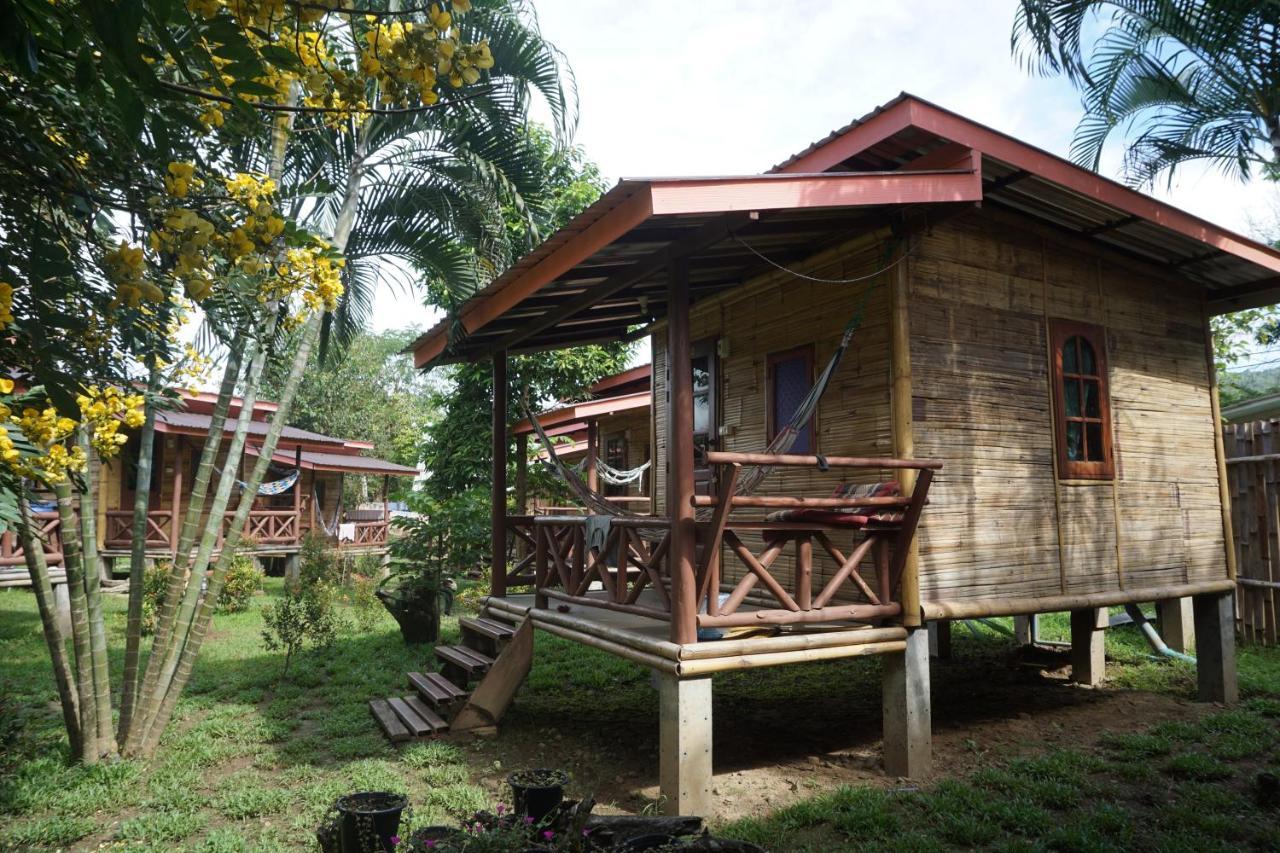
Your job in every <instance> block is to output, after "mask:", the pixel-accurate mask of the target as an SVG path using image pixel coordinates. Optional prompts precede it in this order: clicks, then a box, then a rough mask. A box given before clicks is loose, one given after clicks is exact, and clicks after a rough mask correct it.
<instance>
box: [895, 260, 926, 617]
mask: <svg viewBox="0 0 1280 853" xmlns="http://www.w3.org/2000/svg"><path fill="white" fill-rule="evenodd" d="M902 251H906V250H905V248H904V249H903V250H902ZM909 269H910V261H909V260H907V259H903V260H902V262H901V263H899V264H898V265H897V266H896V267H895V268H894V269H893V272H892V273H891V275H892V280H891V281H890V285H889V341H890V346H889V374H890V382H891V386H890V387H891V390H890V422H891V425H892V432H893V455H894V456H896V457H898V458H899V459H908V458H910V457H912V456H914V455H915V435H914V431H913V427H912V423H911V316H910V313H909V312H908V301H909V297H910V285H911V278H910V271H909ZM898 481H899V482H900V483H901V484H902V491H903V493H904V494H912V493H913V492H914V490H915V486H916V471H915V470H913V469H911V468H904V469H902V470H901V471H900V472H899V473H898ZM907 548H908V550H907V555H906V560H905V562H904V564H903V571H902V585H901V592H900V595H901V598H902V624H904V625H906V626H908V627H919V626H920V624H921V620H920V556H919V548H918V546H917V544H916V537H915V536H912V537H911V539H910V541H909V544H908V546H907Z"/></svg>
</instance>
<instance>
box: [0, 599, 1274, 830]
mask: <svg viewBox="0 0 1280 853" xmlns="http://www.w3.org/2000/svg"><path fill="white" fill-rule="evenodd" d="M278 594H279V581H278V580H268V582H267V594H266V595H264V596H258V597H257V598H256V599H255V602H254V605H253V607H252V608H251V609H250V610H249V611H248V612H246V613H242V614H236V615H229V616H220V617H218V618H217V619H216V621H215V624H214V633H213V635H212V636H211V637H210V640H209V641H208V642H207V643H206V645H205V650H204V653H203V655H202V657H201V660H200V662H199V664H198V666H197V668H196V671H195V674H194V677H193V678H192V681H191V684H190V687H189V688H188V690H187V692H186V694H185V696H184V697H183V699H182V701H181V703H180V705H179V709H178V713H177V714H176V716H175V720H174V723H173V725H172V726H171V727H170V729H169V731H168V732H167V733H166V736H165V739H164V741H163V743H162V745H161V749H160V750H159V752H158V754H157V755H156V757H155V758H154V759H153V760H152V761H149V762H138V761H120V762H116V763H113V764H109V765H100V766H97V767H93V768H81V767H74V766H68V764H67V763H66V747H65V743H64V738H63V735H62V732H61V729H60V713H59V711H58V708H57V704H56V696H55V693H54V689H53V680H52V676H51V673H50V670H49V665H48V662H47V656H46V655H47V653H46V650H45V647H44V641H43V638H42V637H41V635H40V626H39V619H38V617H37V615H36V612H35V608H34V603H33V600H32V597H31V596H30V594H29V593H27V592H26V591H23V590H4V591H0V848H3V849H28V848H56V847H74V848H78V849H93V848H97V847H99V846H102V845H110V846H113V847H117V848H119V849H130V850H151V849H157V850H158V849H164V850H173V849H191V850H207V851H222V850H228V851H231V850H275V849H281V850H285V849H309V848H311V847H312V846H313V840H312V834H311V833H312V829H313V827H314V826H315V825H316V823H317V822H318V821H319V819H320V818H321V816H322V815H323V814H324V813H325V811H326V809H327V808H328V806H329V804H330V803H332V802H333V800H334V799H335V798H336V797H337V796H338V795H340V794H342V793H345V792H348V791H352V790H357V789H378V790H387V789H390V790H397V791H403V792H405V793H407V794H408V795H409V798H410V802H411V803H412V804H413V809H414V815H413V819H414V822H415V823H438V822H451V821H452V819H453V818H454V817H455V816H457V815H460V814H465V813H468V812H469V811H471V810H474V809H477V808H480V807H484V806H487V805H491V804H492V803H493V802H495V801H496V800H498V799H501V798H502V797H503V792H502V787H501V780H502V777H504V776H505V775H506V773H507V772H509V770H511V769H514V767H515V766H518V765H528V764H532V765H546V764H557V765H558V766H564V767H566V768H567V769H569V770H570V771H571V773H572V774H573V778H574V788H575V791H574V792H573V793H576V794H582V793H586V792H588V791H591V792H595V794H596V797H597V799H600V800H601V801H602V802H604V803H605V804H606V806H612V807H616V808H618V809H621V810H626V811H637V810H639V809H641V808H642V807H643V806H644V805H645V803H646V800H645V797H646V796H651V791H650V786H652V784H653V783H654V782H655V781H656V775H657V767H656V741H657V714H656V707H655V706H656V699H655V695H654V692H653V690H652V687H651V685H650V682H649V678H648V675H647V673H646V671H645V670H643V669H641V668H640V667H638V666H635V665H632V664H630V663H628V662H626V661H623V660H620V659H618V658H614V657H611V656H608V655H605V654H603V653H600V652H596V651H594V650H591V649H586V648H583V647H580V646H576V645H574V644H571V643H569V642H567V641H563V640H559V639H558V638H554V637H549V636H546V635H541V634H540V635H539V636H538V641H537V653H536V655H535V662H534V669H533V672H532V674H531V676H530V679H529V682H528V684H526V686H525V688H524V689H523V691H522V692H521V694H520V697H519V698H518V700H517V702H516V704H515V706H514V707H513V708H512V711H511V712H510V714H509V715H508V719H507V721H506V722H505V724H504V727H503V733H502V735H501V736H500V737H499V738H498V739H496V740H494V741H479V740H477V741H472V740H470V739H459V740H457V741H453V742H446V741H437V742H430V743H419V744H413V745H407V746H402V747H399V748H395V747H392V746H391V745H389V744H388V743H387V742H386V740H385V739H384V738H383V737H382V735H381V734H380V732H379V731H378V729H377V727H376V725H375V724H374V723H373V721H372V719H371V718H370V716H369V712H368V708H367V702H368V700H369V699H370V698H372V697H376V696H388V695H393V694H402V693H405V692H407V691H406V688H405V680H404V674H405V672H406V671H408V670H411V669H420V668H422V667H424V666H426V665H429V658H430V651H429V649H423V648H407V647H405V646H404V645H403V643H402V642H401V641H400V637H399V633H398V631H397V630H396V629H395V625H394V623H393V622H392V621H391V619H390V618H389V617H385V618H383V619H382V621H380V622H379V623H378V624H377V625H375V626H374V627H373V628H372V630H368V631H357V630H355V629H352V630H350V631H349V632H347V633H346V634H344V635H343V636H342V637H341V638H340V639H339V640H338V642H337V643H335V644H334V645H333V646H332V647H331V648H330V649H327V650H324V651H321V652H304V653H302V654H301V655H300V657H299V658H298V659H297V660H296V661H295V663H294V664H293V670H292V671H291V673H290V677H289V678H288V679H287V680H283V681H282V680H281V679H280V677H279V674H280V670H281V665H282V659H281V656H279V655H277V654H271V653H267V652H265V651H264V650H263V647H262V642H261V636H260V634H261V617H260V608H261V606H262V605H263V604H264V603H265V602H266V601H267V600H269V598H270V596H274V595H278ZM124 607H125V601H124V599H123V598H122V597H117V596H110V597H108V613H109V628H110V640H111V644H112V651H113V653H114V654H115V655H116V659H115V660H114V661H113V667H114V672H117V673H118V672H119V666H120V660H119V657H120V656H121V655H122V653H123V645H124V636H123V630H124ZM979 634H980V635H979V636H976V637H975V636H972V635H970V634H969V633H968V632H967V631H965V630H964V629H962V628H957V630H956V635H955V651H956V657H957V660H956V662H954V663H949V664H943V665H938V666H935V667H934V669H933V683H934V692H935V704H934V719H935V723H937V722H938V721H940V720H943V719H948V720H953V721H954V720H958V721H959V722H958V723H956V725H961V726H969V725H972V726H973V727H975V728H974V731H975V732H977V731H980V730H981V727H982V726H983V725H986V722H984V721H985V720H989V719H992V718H994V719H997V720H998V719H1002V718H1007V717H1008V716H1010V715H1013V716H1016V715H1017V709H1016V708H1010V707H1008V706H1007V703H1008V701H1009V699H1008V697H1009V696H1014V697H1026V698H1027V701H1028V702H1030V703H1031V705H1028V707H1032V706H1036V707H1038V708H1039V709H1041V710H1044V712H1045V713H1046V714H1048V715H1050V716H1046V717H1045V718H1044V719H1045V720H1046V722H1045V725H1046V726H1048V725H1052V723H1051V714H1052V712H1053V709H1054V708H1056V707H1057V705H1058V704H1059V703H1069V702H1071V701H1075V697H1079V696H1086V695H1088V694H1091V693H1092V691H1084V690H1077V689H1075V688H1069V687H1065V686H1061V685H1057V686H1051V685H1047V684H1046V683H1045V681H1044V679H1042V678H1040V677H1039V676H1038V674H1037V675H1032V676H1028V675H1027V674H1026V667H1025V666H1021V667H1019V666H1016V665H1014V664H1012V663H1011V662H1010V661H1011V659H1012V658H1013V657H1014V656H1013V655H1012V652H1011V649H1010V643H1009V641H1008V640H1007V638H1003V637H1001V636H999V635H998V634H996V633H994V632H991V631H989V630H988V629H985V628H984V629H981V630H980V632H979ZM1064 634H1065V620H1064V619H1063V618H1061V617H1050V618H1048V619H1046V620H1045V621H1044V627H1043V628H1042V635H1044V636H1045V637H1047V638H1053V637H1055V636H1056V637H1061V636H1063V635H1064ZM456 636H457V623H456V620H455V619H446V620H445V627H444V638H443V639H444V640H446V641H449V640H453V639H456ZM1107 642H1108V655H1109V658H1110V660H1109V663H1108V675H1109V682H1108V690H1112V689H1113V688H1120V689H1131V690H1143V691H1150V692H1152V693H1158V694H1163V695H1165V696H1177V697H1188V696H1190V695H1191V693H1192V692H1193V689H1194V672H1193V671H1192V670H1191V668H1189V667H1187V666H1185V665H1182V664H1177V663H1170V662H1164V661H1159V662H1157V661H1154V660H1152V659H1151V658H1150V657H1149V656H1148V655H1147V654H1146V647H1145V645H1144V644H1143V642H1142V640H1141V638H1140V637H1139V636H1138V634H1137V632H1136V631H1133V630H1132V629H1118V630H1113V631H1109V632H1108V636H1107ZM1240 667H1241V683H1242V687H1243V690H1244V693H1245V695H1246V697H1247V701H1246V702H1245V703H1244V704H1243V705H1242V706H1241V707H1240V708H1239V709H1233V710H1221V709H1219V710H1218V711H1216V712H1213V713H1207V714H1205V713H1200V712H1199V711H1198V710H1194V709H1193V710H1192V711H1189V712H1188V713H1189V714H1190V716H1189V717H1188V719H1186V720H1185V721H1178V722H1169V723H1164V724H1160V725H1153V726H1151V727H1150V729H1149V730H1146V731H1141V732H1137V733H1132V732H1129V733H1125V734H1117V735H1114V736H1111V737H1106V736H1105V733H1100V734H1103V735H1104V736H1103V737H1102V738H1101V741H1100V742H1099V743H1097V744H1093V743H1090V744H1082V745H1081V746H1080V748H1078V749H1072V750H1061V749H1058V750H1051V749H1043V748H1041V749H1035V748H1033V749H1032V753H1033V754H1031V755H1026V754H1024V755H1022V756H1021V757H1002V756H1000V754H999V753H998V752H991V753H988V754H986V757H985V758H984V759H983V760H982V761H981V762H980V766H978V767H977V769H968V770H965V771H964V772H959V773H956V774H954V775H948V773H947V772H943V773H942V774H941V777H940V778H939V779H938V780H936V781H935V782H933V783H932V784H930V785H927V786H925V787H924V788H922V789H919V790H917V789H915V788H910V789H899V788H895V787H892V784H893V782H892V780H879V781H878V783H877V781H876V780H874V779H873V780H872V783H871V784H869V785H862V786H839V787H837V786H835V785H831V786H824V787H817V788H814V787H813V786H809V787H806V789H805V790H804V791H802V792H801V793H800V794H797V795H795V796H793V797H791V801H792V804H790V805H787V806H785V807H783V808H780V809H776V810H773V811H772V812H771V813H765V812H763V811H762V812H761V813H760V814H758V815H756V816H753V817H751V818H748V819H743V820H739V821H737V822H736V823H733V824H730V825H729V826H728V827H726V829H727V830H728V831H729V832H730V833H732V834H734V835H737V836H739V837H747V838H750V839H752V840H756V841H759V842H761V843H763V844H765V845H767V846H769V847H770V848H771V849H774V850H813V851H820V850H840V849H862V848H863V847H870V848H877V847H884V848H888V847H892V848H894V849H899V848H907V849H914V848H926V849H943V848H970V847H975V846H977V847H989V848H993V849H995V848H998V849H1043V848H1055V849H1080V850H1093V849H1120V848H1125V849H1135V848H1136V849H1160V850H1165V849H1169V850H1174V849H1185V850H1205V849H1219V848H1220V849H1228V848H1230V849H1236V848H1240V847H1250V846H1252V847H1255V848H1258V849H1280V832H1278V831H1277V812H1276V811H1275V810H1274V808H1272V807H1264V806H1261V805H1258V804H1257V803H1256V802H1255V801H1254V799H1253V796H1254V793H1253V792H1254V785H1255V782H1254V780H1255V777H1256V775H1257V774H1258V773H1259V772H1260V771H1264V770H1270V771H1271V772H1280V751H1278V750H1280V652H1274V651H1254V650H1249V651H1246V652H1244V653H1242V654H1241V656H1240ZM975 684H981V685H982V687H981V688H975V686H974V685H975ZM992 685H995V686H996V687H999V688H1000V691H997V692H991V691H992V690H993V689H994V688H993V687H992ZM1001 691H1002V692H1001ZM984 696H985V697H986V698H985V700H984V699H983V697H984ZM984 701H985V702H986V705H983V702H984ZM1136 701H1137V703H1138V707H1141V701H1142V699H1141V694H1139V696H1138V699H1137V700H1136ZM879 702H880V696H879V663H878V661H875V660H866V659H859V660H850V661H844V662H836V663H826V664H814V665H806V666H793V667H783V668H776V669H768V670H757V671H749V672H743V673H733V674H728V675H725V676H724V677H717V680H716V708H715V714H716V719H717V729H716V756H717V771H718V772H721V773H724V772H726V771H732V770H734V769H735V768H738V769H740V768H744V767H745V768H752V767H761V766H771V765H772V764H773V763H776V762H778V761H796V760H803V757H804V755H805V754H807V753H806V750H810V749H811V750H812V751H814V752H818V753H821V752H826V751H834V750H837V749H844V748H848V747H851V746H852V747H862V748H866V749H869V750H874V747H875V737H876V736H877V735H878V724H877V723H876V722H875V721H877V720H878V708H879ZM1036 703H1038V706H1037V705H1036ZM798 712H799V716H800V718H802V719H803V720H804V721H805V723H806V725H807V728H806V729H805V732H806V740H805V741H804V744H802V745H799V746H797V745H794V744H788V743H787V741H786V739H785V738H782V737H780V736H775V734H777V733H778V732H781V731H784V730H785V729H784V728H783V727H784V725H787V724H788V723H789V721H794V720H795V719H797V715H798ZM858 721H861V722H862V723H864V724H865V725H863V726H862V727H861V728H862V729H864V730H866V731H863V732H862V733H861V734H852V733H851V732H852V731H853V730H854V729H857V728H858V726H856V725H854V723H856V722H858ZM1130 728H1131V727H1130ZM868 732H869V733H868ZM1024 753H1025V750H1024ZM944 771H945V768H944ZM719 781H720V780H719V778H718V779H717V782H718V783H719ZM886 785H889V787H886ZM801 797H808V799H799V798H801ZM797 799H799V801H798V802H796V800H797Z"/></svg>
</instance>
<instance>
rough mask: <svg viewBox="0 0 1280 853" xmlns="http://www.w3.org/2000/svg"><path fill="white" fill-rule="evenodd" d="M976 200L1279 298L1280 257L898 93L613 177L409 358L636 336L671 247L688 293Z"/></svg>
mask: <svg viewBox="0 0 1280 853" xmlns="http://www.w3.org/2000/svg"><path fill="white" fill-rule="evenodd" d="M978 201H981V202H983V203H984V204H989V205H992V206H994V207H999V208H1004V209H1007V210H1011V211H1014V212H1016V213H1018V214H1020V215H1024V216H1028V217H1032V218H1035V219H1037V220H1039V221H1041V222H1045V223H1047V224H1049V225H1050V226H1051V227H1054V228H1056V229H1060V230H1062V231H1064V232H1065V233H1068V234H1072V235H1075V236H1077V237H1080V238H1084V239H1087V240H1091V241H1095V242H1097V243H1101V244H1104V245H1106V246H1107V247H1109V248H1111V249H1114V250H1116V251H1119V252H1122V253H1124V254H1126V255H1128V256H1130V257H1134V258H1138V259H1141V260H1144V261H1146V262H1148V263H1154V264H1157V265H1159V266H1161V267H1164V268H1165V269H1167V270H1168V275H1169V276H1170V278H1177V279H1182V280H1184V281H1187V282H1190V283H1193V284H1197V285H1199V286H1200V287H1202V288H1203V289H1204V290H1205V292H1206V298H1207V300H1208V304H1209V307H1210V309H1211V310H1213V311H1215V312H1219V313H1221V312H1226V311H1230V310H1237V309H1238V308H1242V307H1249V306H1250V305H1256V304H1265V303H1266V302H1270V301H1275V300H1276V299H1278V298H1280V252H1277V251H1275V250H1274V249H1271V248H1270V247H1267V246H1263V245H1261V244H1258V243H1256V242H1254V241H1251V240H1249V239H1247V238H1245V237H1241V236H1239V235H1237V234H1234V233H1232V232H1231V231H1229V230H1227V229H1224V228H1220V227H1218V226H1216V225H1213V224H1212V223H1210V222H1207V221H1205V220H1203V219H1199V218H1198V217H1195V216H1192V215H1191V214H1188V213H1186V212H1184V211H1182V210H1179V209H1177V208H1175V207H1173V206H1171V205H1168V204H1165V203H1163V202H1160V201H1157V200H1155V199H1153V198H1151V197H1149V196H1146V195H1143V194H1142V193H1139V192H1136V191H1134V190H1132V189H1130V188H1128V187H1125V186H1123V185H1121V184H1118V183H1116V182H1115V181H1111V180H1108V179H1107V178H1103V177H1101V176H1099V175H1097V174H1095V173H1093V172H1090V171H1088V170H1086V169H1082V168H1080V167H1078V166H1076V165H1074V164H1072V163H1070V162H1069V161H1067V160H1064V159H1062V158H1060V157H1057V156H1055V155H1052V154H1049V153H1048V152H1045V151H1042V150H1040V149H1038V148H1035V147H1033V146H1030V145H1027V144H1026V143H1023V142H1020V141H1018V140H1016V139H1013V138H1012V137H1010V136H1008V135H1006V134H1002V133H999V132H997V131H994V130H992V129H991V128H988V127H985V126H983V125H981V124H978V123H977V122H973V121H970V120H968V119H966V118H964V117H962V116H959V115H957V114H955V113H952V112H949V111H947V110H944V109H942V108H940V107H937V106H935V105H933V104H930V103H928V102H926V101H923V100H921V99H919V98H915V97H913V96H911V95H906V94H904V95H902V96H900V97H899V98H897V99H895V100H894V101H891V102H890V103H888V104H886V105H884V106H883V107H880V108H879V109H877V110H875V111H874V112H872V113H870V114H868V115H867V116H864V117H863V118H861V119H859V120H857V121H855V122H853V123H851V124H850V125H847V126H846V127H844V128H841V129H840V130H838V131H836V132H834V133H832V134H831V135H830V136H828V137H827V138H826V139H824V140H822V141H821V142H818V143H815V144H814V145H812V146H810V147H809V148H807V149H805V150H804V151H802V152H800V153H799V154H797V155H795V156H794V157H792V158H790V159H788V160H787V161H785V162H784V163H783V164H781V165H780V166H778V167H776V168H775V170H774V171H773V172H771V173H769V174H766V175H757V176H748V177H728V178H685V179H673V178H662V179H652V180H625V181H622V182H620V183H619V184H618V185H617V186H615V187H614V188H613V189H611V190H610V191H609V192H607V193H605V195H604V196H602V197H601V198H600V199H599V200H598V201H597V202H596V203H595V204H593V205H591V207H589V208H588V209H587V210H586V211H584V212H583V213H582V214H580V215H579V216H578V217H576V218H575V219H574V220H573V221H572V222H570V223H569V224H568V225H567V226H566V227H565V228H563V229H561V230H560V231H559V232H557V233H556V234H555V235H553V236H552V237H551V238H550V239H548V240H547V241H546V242H545V243H543V244H542V245H541V246H539V247H538V248H536V249H535V250H534V251H532V252H530V253H529V254H528V255H526V256H525V257H524V258H522V259H521V260H520V261H518V262H517V263H516V264H514V265H513V266H512V267H511V268H510V269H508V270H507V271H506V272H504V273H503V274H502V275H500V276H499V277H498V278H496V279H495V280H494V281H493V282H492V283H491V284H490V285H489V286H487V287H486V288H484V289H483V290H482V291H480V292H479V293H478V294H476V295H475V296H474V297H472V298H471V299H469V300H468V301H467V302H466V303H464V305H463V306H462V309H461V311H460V312H459V315H458V317H457V318H456V321H455V320H454V319H450V320H447V321H445V322H442V323H440V324H439V325H437V326H436V327H435V328H433V329H431V330H430V331H429V332H427V333H426V334H425V335H423V336H422V337H420V338H419V339H418V340H417V341H415V342H414V344H413V350H414V362H415V364H417V365H418V366H419V367H422V366H426V365H427V364H430V363H444V362H447V361H462V360H474V359H479V358H485V357H488V356H489V355H491V354H492V353H494V352H498V351H504V350H505V351H507V352H523V351H532V350H536V349H544V348H548V347H564V346H573V345H577V344H583V343H597V342H603V341H609V340H619V339H630V338H634V337H638V336H640V335H642V334H644V331H645V328H646V327H647V325H648V324H650V323H651V322H653V321H654V320H656V319H658V318H660V317H662V316H663V315H664V310H665V290H666V272H667V268H668V266H669V265H670V263H671V261H672V260H673V259H674V258H680V259H682V261H683V262H684V263H685V264H686V265H687V267H688V275H689V281H690V286H691V292H692V297H693V299H694V300H695V301H696V300H697V299H700V298H704V297H706V296H708V295H711V294H713V293H716V292H719V291H721V290H724V289H726V288H730V287H736V286H738V285H739V284H740V283H741V282H743V281H746V280H748V279H749V278H751V277H753V276H754V275H755V274H757V273H759V272H762V271H764V270H765V269H767V266H766V265H765V264H763V263H762V260H763V259H765V258H767V259H768V260H771V261H776V262H779V263H785V262H798V261H800V260H803V259H804V258H806V257H809V256H812V255H813V254H815V253H816V252H818V251H820V250H821V249H823V248H826V247H829V246H831V245H832V244H833V243H835V242H838V241H839V240H841V239H843V240H847V239H848V238H849V237H850V236H851V235H853V234H856V233H859V232H860V231H867V230H872V229H876V228H884V227H887V226H888V225H889V224H890V223H891V222H892V221H893V216H894V215H895V211H896V210H898V209H900V208H901V207H902V206H903V205H912V206H914V207H916V208H917V209H921V210H925V211H926V212H927V211H928V210H929V209H930V208H939V207H946V206H948V205H950V206H953V207H954V206H955V204H956V203H972V202H978ZM457 329H461V334H455V335H454V338H453V339H452V340H450V339H449V337H450V334H451V331H453V330H457Z"/></svg>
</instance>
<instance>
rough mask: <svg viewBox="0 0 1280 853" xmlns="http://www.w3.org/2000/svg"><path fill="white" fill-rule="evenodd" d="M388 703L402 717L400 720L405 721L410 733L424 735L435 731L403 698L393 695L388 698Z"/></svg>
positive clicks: (416, 735)
mask: <svg viewBox="0 0 1280 853" xmlns="http://www.w3.org/2000/svg"><path fill="white" fill-rule="evenodd" d="M387 704H388V705H390V706H391V710H392V711H394V712H395V714H396V716H397V717H399V718H400V722H402V723H404V725H405V728H407V729H408V730H409V734H411V735H413V736H414V737H422V736H423V735H429V734H431V733H432V731H434V729H432V727H431V725H430V724H428V723H427V721H426V720H424V719H422V717H420V716H419V715H418V712H417V711H415V710H413V709H412V708H410V707H409V704H408V703H407V702H405V701H404V700H403V699H401V698H399V697H397V696H392V697H391V698H389V699H387Z"/></svg>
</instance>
